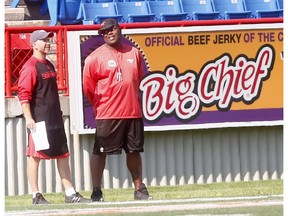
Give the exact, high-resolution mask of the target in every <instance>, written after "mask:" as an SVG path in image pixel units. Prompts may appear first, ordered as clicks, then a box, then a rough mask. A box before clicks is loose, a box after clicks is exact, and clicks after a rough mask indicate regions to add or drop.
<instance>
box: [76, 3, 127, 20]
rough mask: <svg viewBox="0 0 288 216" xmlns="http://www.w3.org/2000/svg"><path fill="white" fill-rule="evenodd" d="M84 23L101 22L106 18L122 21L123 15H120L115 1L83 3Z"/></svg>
mask: <svg viewBox="0 0 288 216" xmlns="http://www.w3.org/2000/svg"><path fill="white" fill-rule="evenodd" d="M81 11H82V14H83V20H82V22H83V24H85V25H87V24H100V23H101V22H102V21H103V20H104V19H106V18H114V19H117V20H118V22H119V23H121V22H122V20H123V16H122V15H118V14H117V11H116V8H115V4H114V2H107V3H81Z"/></svg>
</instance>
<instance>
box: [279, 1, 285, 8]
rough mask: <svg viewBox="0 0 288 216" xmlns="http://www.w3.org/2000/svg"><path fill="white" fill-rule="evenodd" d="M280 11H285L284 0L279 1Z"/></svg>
mask: <svg viewBox="0 0 288 216" xmlns="http://www.w3.org/2000/svg"><path fill="white" fill-rule="evenodd" d="M277 8H278V9H283V8H284V5H283V0H278V7H277Z"/></svg>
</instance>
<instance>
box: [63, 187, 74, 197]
mask: <svg viewBox="0 0 288 216" xmlns="http://www.w3.org/2000/svg"><path fill="white" fill-rule="evenodd" d="M75 193H76V191H75V189H74V188H73V187H72V188H69V189H67V190H65V194H66V196H71V195H73V194H75Z"/></svg>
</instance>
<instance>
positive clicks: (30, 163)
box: [27, 157, 41, 192]
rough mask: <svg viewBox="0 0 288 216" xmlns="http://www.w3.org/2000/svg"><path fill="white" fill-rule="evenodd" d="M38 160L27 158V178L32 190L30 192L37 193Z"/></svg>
mask: <svg viewBox="0 0 288 216" xmlns="http://www.w3.org/2000/svg"><path fill="white" fill-rule="evenodd" d="M40 160H41V159H40V158H34V157H27V177H28V180H29V183H30V186H31V189H32V192H37V191H39V188H38V168H39V163H40Z"/></svg>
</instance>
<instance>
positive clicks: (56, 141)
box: [26, 128, 70, 159]
mask: <svg viewBox="0 0 288 216" xmlns="http://www.w3.org/2000/svg"><path fill="white" fill-rule="evenodd" d="M47 138H48V142H49V144H50V148H49V149H47V150H41V151H35V145H34V141H33V138H32V134H31V133H28V146H27V149H26V156H30V157H37V158H41V159H58V158H65V157H69V156H70V154H69V150H68V146H67V138H66V134H65V130H64V128H61V129H56V130H47Z"/></svg>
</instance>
